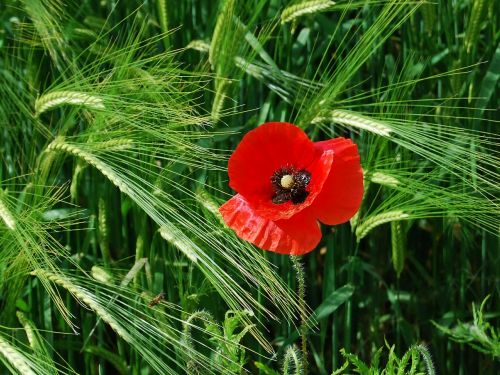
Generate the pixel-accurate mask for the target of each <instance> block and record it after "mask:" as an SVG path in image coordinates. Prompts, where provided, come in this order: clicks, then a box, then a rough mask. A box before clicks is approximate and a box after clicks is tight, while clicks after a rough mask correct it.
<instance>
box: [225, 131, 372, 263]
mask: <svg viewBox="0 0 500 375" xmlns="http://www.w3.org/2000/svg"><path fill="white" fill-rule="evenodd" d="M228 174H229V186H230V187H231V188H233V189H234V190H236V191H237V192H238V194H237V195H235V196H234V197H232V198H231V199H230V200H229V201H227V202H226V203H224V204H223V205H222V206H221V207H220V209H219V210H220V213H221V214H222V217H223V219H224V221H225V222H226V224H227V225H228V226H229V227H230V228H232V229H233V230H234V231H235V232H236V234H237V235H238V236H239V237H241V238H242V239H244V240H246V241H249V242H251V243H253V244H254V245H256V246H258V247H260V248H262V249H264V250H270V251H274V252H277V253H282V254H291V255H301V254H304V253H307V252H309V251H311V250H313V249H314V248H315V247H316V245H317V244H318V243H319V241H320V239H321V230H320V226H319V223H318V220H319V221H321V222H322V223H325V224H328V225H335V224H340V223H344V222H346V221H347V220H349V219H350V218H351V217H352V216H353V215H354V214H355V213H356V211H357V210H358V209H359V206H360V205H361V199H362V197H363V171H362V169H361V165H360V162H359V154H358V148H357V146H356V145H355V144H354V143H352V141H351V140H350V139H345V138H334V139H330V140H327V141H323V142H312V141H311V140H310V139H309V137H308V136H307V134H306V133H304V131H302V130H301V129H300V128H298V127H297V126H295V125H292V124H289V123H286V122H269V123H266V124H263V125H261V126H259V127H258V128H256V129H254V130H252V131H250V132H248V133H247V134H246V135H245V136H244V137H243V139H242V141H241V142H240V144H239V145H238V147H237V148H236V150H235V151H234V153H233V154H232V155H231V157H230V159H229V164H228Z"/></svg>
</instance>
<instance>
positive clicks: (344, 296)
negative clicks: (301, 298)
mask: <svg viewBox="0 0 500 375" xmlns="http://www.w3.org/2000/svg"><path fill="white" fill-rule="evenodd" d="M353 293H354V286H352V285H350V284H346V285H344V286H343V287H341V288H339V289H336V290H335V291H333V292H332V294H330V295H329V296H328V297H326V298H325V300H324V301H323V303H322V304H321V305H319V306H318V308H317V309H316V310H314V314H313V317H314V319H316V320H322V319H324V318H326V317H327V316H329V315H330V314H332V313H333V312H335V310H337V309H338V308H339V307H340V305H342V304H343V303H344V302H346V301H347V300H348V299H349V298H351V296H352V294H353Z"/></svg>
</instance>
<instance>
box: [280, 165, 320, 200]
mask: <svg viewBox="0 0 500 375" xmlns="http://www.w3.org/2000/svg"><path fill="white" fill-rule="evenodd" d="M310 181H311V173H309V172H308V171H306V170H305V169H301V170H300V171H297V170H296V169H295V168H294V167H282V168H280V169H278V170H277V171H276V172H274V173H273V175H272V176H271V183H272V184H273V187H274V195H273V197H272V201H273V203H276V204H282V203H286V202H288V201H292V203H293V204H299V203H302V202H304V201H305V200H306V198H307V196H308V195H309V192H308V191H306V188H307V185H308V184H309V182H310Z"/></svg>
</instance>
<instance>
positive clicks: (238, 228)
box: [219, 194, 321, 255]
mask: <svg viewBox="0 0 500 375" xmlns="http://www.w3.org/2000/svg"><path fill="white" fill-rule="evenodd" d="M219 211H220V213H221V214H222V217H223V219H224V221H225V222H226V224H227V225H228V226H229V227H230V228H231V229H233V230H234V231H235V232H236V234H237V235H238V237H240V238H242V239H244V240H246V241H249V242H251V243H253V244H254V245H256V246H258V247H260V248H261V249H264V250H269V251H274V252H276V253H281V254H290V255H301V254H305V253H307V252H309V251H311V250H313V249H314V248H315V247H316V245H317V244H318V243H319V241H320V239H321V230H320V227H319V223H318V222H317V220H316V219H315V218H314V217H313V216H311V212H310V210H304V211H302V212H300V213H298V214H296V215H295V216H293V217H292V218H291V219H288V220H278V221H271V220H269V219H265V218H263V217H262V216H259V215H257V214H256V213H255V211H254V210H253V209H252V208H251V207H250V205H249V204H248V202H247V201H246V200H245V198H243V196H242V195H240V194H238V195H235V196H234V197H232V198H231V199H230V200H228V201H227V202H226V203H224V204H223V205H222V206H221V207H220V209H219Z"/></svg>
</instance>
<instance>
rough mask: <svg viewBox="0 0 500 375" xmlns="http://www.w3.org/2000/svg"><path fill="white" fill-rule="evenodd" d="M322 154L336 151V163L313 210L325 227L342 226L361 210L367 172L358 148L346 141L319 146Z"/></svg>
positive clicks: (317, 145) (334, 159) (343, 139)
mask: <svg viewBox="0 0 500 375" xmlns="http://www.w3.org/2000/svg"><path fill="white" fill-rule="evenodd" d="M315 146H316V147H317V148H319V149H321V150H333V153H334V154H333V163H332V167H331V169H330V175H329V176H328V178H327V180H326V182H325V184H324V185H323V189H322V191H321V193H320V194H319V195H318V197H317V198H316V200H315V201H314V204H313V205H311V207H310V209H311V210H312V211H314V213H315V215H316V217H317V218H318V220H319V221H321V222H322V223H325V224H328V225H336V224H341V223H344V222H346V221H348V220H349V219H350V218H351V217H353V216H354V214H355V213H356V212H357V211H358V210H359V207H360V206H361V201H362V199H363V170H362V169H361V164H360V160H359V154H358V147H357V146H356V145H355V144H354V143H353V142H352V141H351V140H350V139H345V138H334V139H330V140H328V141H322V142H316V143H315Z"/></svg>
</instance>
